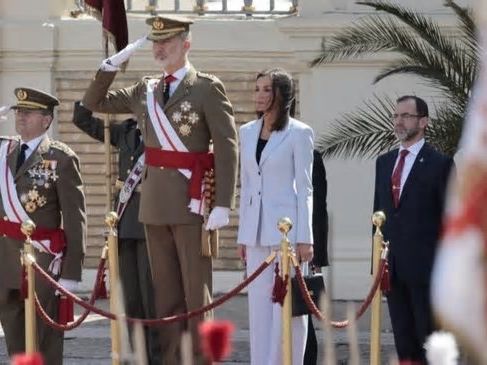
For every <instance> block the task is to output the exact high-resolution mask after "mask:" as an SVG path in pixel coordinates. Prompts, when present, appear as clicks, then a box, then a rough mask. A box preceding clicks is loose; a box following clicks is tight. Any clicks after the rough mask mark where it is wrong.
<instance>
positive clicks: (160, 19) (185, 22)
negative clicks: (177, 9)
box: [145, 16, 193, 42]
mask: <svg viewBox="0 0 487 365" xmlns="http://www.w3.org/2000/svg"><path fill="white" fill-rule="evenodd" d="M145 22H146V24H147V25H150V26H151V30H150V32H149V35H148V36H147V39H148V40H150V41H154V42H157V41H162V40H164V39H168V38H171V37H173V36H175V35H176V34H179V33H183V32H187V31H189V25H190V24H193V21H192V20H191V19H188V18H183V17H176V16H155V17H152V18H149V19H147V20H146V21H145Z"/></svg>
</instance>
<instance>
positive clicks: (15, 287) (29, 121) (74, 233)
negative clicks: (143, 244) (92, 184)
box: [0, 88, 86, 364]
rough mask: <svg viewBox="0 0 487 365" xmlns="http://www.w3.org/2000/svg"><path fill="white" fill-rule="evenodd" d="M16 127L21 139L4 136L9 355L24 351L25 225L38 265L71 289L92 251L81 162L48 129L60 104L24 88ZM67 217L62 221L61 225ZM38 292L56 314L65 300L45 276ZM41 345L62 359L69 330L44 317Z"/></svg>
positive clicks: (0, 202) (0, 297) (0, 197)
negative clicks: (87, 245)
mask: <svg viewBox="0 0 487 365" xmlns="http://www.w3.org/2000/svg"><path fill="white" fill-rule="evenodd" d="M15 95H16V97H17V104H16V105H14V106H12V109H14V110H15V127H16V130H17V133H19V135H20V136H17V137H11V138H10V137H8V138H5V137H2V138H1V139H0V171H1V182H0V193H1V194H0V214H1V216H2V217H3V219H2V220H1V221H0V257H1V258H2V265H0V321H1V323H2V327H3V329H4V332H5V340H6V343H7V349H8V353H9V355H13V354H15V353H19V352H24V349H25V333H24V325H23V323H24V300H23V297H22V293H21V287H22V269H21V265H20V249H21V248H22V244H23V239H22V237H23V235H22V233H21V231H20V225H21V224H22V222H23V221H25V220H27V219H31V220H32V221H34V223H35V224H36V230H35V231H34V234H33V236H32V239H33V246H34V248H35V256H36V260H37V262H38V263H39V264H40V265H41V266H42V267H43V268H44V270H46V271H48V272H50V274H51V275H52V276H53V277H54V278H56V279H58V281H59V284H60V285H62V286H64V287H65V288H66V289H68V290H73V289H75V288H76V287H77V284H78V282H79V281H80V280H81V266H82V262H83V257H84V251H85V236H86V234H85V225H86V215H85V198H84V193H83V184H82V181H81V175H80V169H79V161H78V158H77V157H76V155H75V153H74V152H73V151H72V150H71V149H70V148H69V147H68V146H66V145H65V144H63V143H61V142H58V141H53V140H51V139H50V138H49V137H48V135H47V130H48V129H49V126H50V125H51V123H52V120H53V112H54V107H55V106H57V105H59V101H58V100H57V99H56V98H55V97H53V96H51V95H49V94H47V93H45V92H42V91H39V90H35V89H29V88H18V89H16V90H15ZM61 222H62V223H61ZM36 293H37V296H38V297H39V300H40V302H41V304H42V306H43V307H44V308H45V310H46V312H47V313H48V314H49V315H50V316H51V318H54V319H57V313H58V302H59V297H58V296H56V295H55V290H54V289H53V288H52V287H51V286H50V285H49V284H47V283H46V282H45V281H43V280H36ZM37 344H38V349H39V351H40V352H42V354H43V356H44V359H45V363H46V364H62V356H63V332H61V331H57V330H54V329H52V328H50V327H48V326H47V325H45V324H44V323H43V321H42V320H41V319H38V320H37Z"/></svg>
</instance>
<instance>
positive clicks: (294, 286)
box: [291, 272, 325, 317]
mask: <svg viewBox="0 0 487 365" xmlns="http://www.w3.org/2000/svg"><path fill="white" fill-rule="evenodd" d="M303 279H304V282H305V283H306V287H307V288H308V291H309V294H310V296H311V299H312V300H313V303H315V305H316V306H317V307H319V303H320V298H321V295H322V294H324V293H325V281H324V280H323V274H316V273H314V272H313V273H312V274H311V275H307V276H304V277H303ZM291 297H292V308H293V317H297V316H303V315H305V314H312V313H311V311H310V310H309V308H308V306H307V305H306V302H305V300H304V298H303V296H302V294H301V289H300V287H299V283H298V279H297V278H296V277H293V278H292V279H291Z"/></svg>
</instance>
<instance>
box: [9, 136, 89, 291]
mask: <svg viewBox="0 0 487 365" xmlns="http://www.w3.org/2000/svg"><path fill="white" fill-rule="evenodd" d="M19 151H20V144H19V143H18V139H16V146H15V147H14V148H13V149H12V151H11V152H10V153H9V155H8V157H7V164H8V166H9V168H10V170H11V171H12V174H13V175H14V181H15V184H16V187H17V195H18V197H19V199H20V201H21V204H22V206H23V207H24V210H25V211H26V212H27V214H28V216H29V218H30V219H32V220H33V221H34V223H35V224H36V225H37V226H39V227H44V228H49V229H55V228H60V227H62V228H63V229H64V233H65V238H66V245H67V247H66V250H65V252H64V258H63V263H62V267H61V277H62V278H64V279H70V280H77V281H80V280H81V269H82V263H83V258H84V252H85V239H86V214H85V196H84V193H83V183H82V181H81V175H80V169H79V161H78V157H77V156H76V155H75V153H74V152H73V151H72V150H71V149H70V148H69V147H68V146H66V145H65V144H64V143H61V142H58V141H53V140H51V139H50V138H49V137H47V135H46V136H45V137H44V138H43V139H42V140H41V142H40V143H39V146H38V147H37V149H36V150H35V151H34V152H33V153H32V154H31V155H30V156H29V158H28V159H27V160H26V161H25V162H24V164H23V165H22V166H21V167H20V168H19V171H18V172H17V173H14V171H15V168H16V162H17V157H18V155H19ZM39 171H43V172H48V173H47V174H44V175H43V174H39V173H38V172H39ZM46 176H49V177H46ZM1 199H2V197H1V196H0V200H1ZM0 215H1V217H5V216H6V215H5V211H4V208H3V202H1V201H0ZM4 219H6V217H5V218H4ZM22 244H23V242H21V241H17V240H13V239H10V238H8V237H0V258H1V260H2V264H1V265H0V288H3V289H18V288H20V282H21V280H20V279H21V266H20V249H21V247H22ZM52 258H53V256H51V255H49V254H47V253H40V252H39V251H37V250H36V259H37V260H38V262H39V263H40V264H41V266H43V267H44V268H45V269H46V268H47V267H48V265H49V263H50V262H51V260H52ZM39 280H40V279H39Z"/></svg>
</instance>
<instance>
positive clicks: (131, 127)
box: [73, 102, 145, 239]
mask: <svg viewBox="0 0 487 365" xmlns="http://www.w3.org/2000/svg"><path fill="white" fill-rule="evenodd" d="M73 123H74V124H75V125H76V126H77V127H78V128H79V129H81V130H82V131H83V132H85V133H86V134H87V135H89V136H90V137H92V138H94V139H96V140H98V141H100V142H103V141H104V139H105V131H104V123H103V121H102V120H101V119H99V118H95V117H93V116H92V112H91V111H90V110H89V109H86V108H85V107H83V106H81V105H80V103H79V102H76V103H75V105H74V115H73ZM139 136H140V132H139V131H138V129H137V121H135V120H134V119H127V120H124V121H123V122H121V123H115V122H111V123H110V143H111V145H112V146H114V147H117V148H118V151H119V153H118V175H119V177H118V179H119V180H122V181H125V179H126V178H127V176H128V173H129V172H130V171H131V170H132V168H133V167H134V165H135V163H136V162H137V160H138V158H139V157H140V155H141V154H142V153H143V152H144V144H143V143H142V142H140V138H139ZM117 204H118V196H117V199H116V201H115V207H116V206H117ZM139 204H140V193H139V192H134V193H133V194H132V197H131V198H130V200H129V202H128V203H127V207H126V208H125V211H124V213H123V215H122V217H121V219H120V222H119V224H118V235H119V237H120V238H131V239H145V233H144V226H143V225H142V223H140V222H139Z"/></svg>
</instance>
